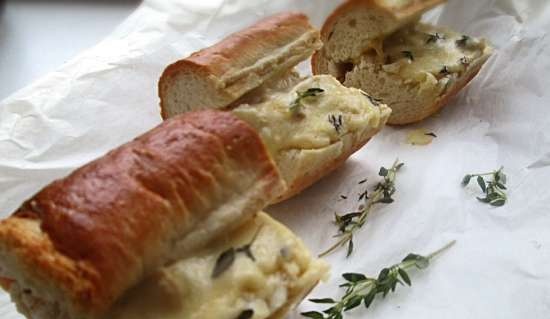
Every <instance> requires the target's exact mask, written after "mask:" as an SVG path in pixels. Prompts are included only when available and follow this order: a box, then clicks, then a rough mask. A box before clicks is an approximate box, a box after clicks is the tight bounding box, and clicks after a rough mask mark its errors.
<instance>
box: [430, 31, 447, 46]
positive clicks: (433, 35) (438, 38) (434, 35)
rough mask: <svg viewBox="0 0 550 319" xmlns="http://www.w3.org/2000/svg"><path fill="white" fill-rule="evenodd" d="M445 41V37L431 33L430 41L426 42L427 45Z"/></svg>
mask: <svg viewBox="0 0 550 319" xmlns="http://www.w3.org/2000/svg"><path fill="white" fill-rule="evenodd" d="M444 39H445V36H444V35H442V34H440V33H438V32H436V33H431V34H428V39H427V40H426V43H428V44H429V43H436V42H437V41H439V40H444Z"/></svg>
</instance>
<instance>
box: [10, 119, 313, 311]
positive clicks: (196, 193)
mask: <svg viewBox="0 0 550 319" xmlns="http://www.w3.org/2000/svg"><path fill="white" fill-rule="evenodd" d="M284 189H285V185H284V182H283V181H282V180H281V178H280V176H279V173H278V171H277V169H276V167H275V166H274V163H273V161H272V160H271V158H270V156H269V155H268V153H267V151H266V149H265V146H264V144H263V143H262V141H261V139H260V138H259V136H258V135H257V133H256V132H255V131H254V130H253V129H252V128H251V127H250V126H249V125H248V124H246V123H245V122H243V121H241V120H239V119H238V118H236V117H235V116H234V115H232V114H231V113H226V112H215V111H203V112H196V113H188V114H185V115H182V116H179V117H174V118H173V119H171V120H168V121H165V122H164V123H162V124H161V125H159V126H158V127H156V128H155V129H153V130H151V131H150V132H148V133H146V134H144V135H142V136H140V137H138V138H137V139H135V140H133V141H131V142H129V143H127V144H125V145H123V146H121V147H119V148H117V149H115V150H113V151H111V152H109V153H108V154H106V155H105V156H103V157H101V158H99V159H97V160H95V161H93V162H91V163H89V164H87V165H85V166H83V167H81V168H79V169H77V170H76V171H75V172H73V173H72V174H70V175H69V176H68V177H65V178H63V179H60V180H58V181H55V182H53V183H52V184H50V185H48V186H46V187H45V188H44V189H42V190H41V191H40V192H38V193H37V194H36V195H35V196H33V197H32V198H31V199H29V200H28V201H26V202H25V203H24V204H23V205H22V206H21V207H20V208H19V209H17V210H16V211H15V213H14V214H13V215H12V216H11V217H9V218H7V219H5V220H3V221H1V222H0V277H1V278H2V280H1V283H2V286H3V287H4V288H5V289H6V290H7V291H8V292H9V293H10V294H11V295H12V298H13V299H14V301H15V302H16V304H17V307H18V310H19V311H20V312H22V313H23V314H24V315H26V316H27V317H28V318H33V319H88V318H94V319H95V318H105V314H106V313H107V312H108V311H109V310H110V309H111V307H112V305H113V304H114V303H115V302H116V301H117V300H118V299H119V298H120V297H121V296H122V295H123V294H124V293H125V292H126V291H127V290H128V289H130V288H131V287H133V286H135V285H136V284H137V283H138V282H140V281H142V280H143V279H144V278H145V277H146V276H147V275H149V274H151V273H153V272H155V271H156V270H157V269H158V268H159V267H163V266H165V265H167V264H170V263H173V262H175V261H177V260H179V259H181V258H183V257H185V256H189V255H190V254H191V253H192V252H194V251H197V250H198V249H201V248H202V247H204V246H205V245H206V244H207V243H208V242H210V241H211V240H212V239H213V238H215V237H216V236H219V235H220V234H221V233H226V232H230V231H232V230H235V229H237V228H238V227H240V226H241V225H242V224H243V223H244V222H245V221H247V220H249V219H250V218H252V217H253V216H254V215H256V213H257V212H258V211H259V210H261V209H262V208H263V207H264V206H265V205H266V204H267V203H268V202H270V201H271V200H272V199H273V198H275V197H277V196H278V195H279V194H281V193H282V192H284ZM308 288H310V287H308Z"/></svg>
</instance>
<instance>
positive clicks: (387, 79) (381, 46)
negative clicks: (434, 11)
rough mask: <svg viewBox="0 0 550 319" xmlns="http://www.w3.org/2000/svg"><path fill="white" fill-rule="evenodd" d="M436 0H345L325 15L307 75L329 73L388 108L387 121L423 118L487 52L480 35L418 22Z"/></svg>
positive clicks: (453, 92)
mask: <svg viewBox="0 0 550 319" xmlns="http://www.w3.org/2000/svg"><path fill="white" fill-rule="evenodd" d="M441 2H443V1H431V0H404V1H398V2H396V1H376V0H352V1H348V2H346V3H344V4H343V5H341V6H340V7H339V8H337V9H336V10H335V11H334V13H332V14H331V15H330V16H329V18H328V19H327V20H326V22H325V24H324V26H323V28H322V30H321V39H322V41H323V42H324V46H323V48H322V49H321V50H319V51H318V52H317V53H315V54H314V56H313V58H312V69H313V73H314V74H331V75H333V76H334V77H336V78H337V79H338V80H339V81H341V82H342V83H343V84H344V85H345V86H348V87H356V88H360V89H362V90H364V91H366V92H369V94H371V95H372V96H373V97H375V98H377V99H380V100H381V101H383V102H384V103H386V104H387V105H388V106H389V107H390V108H391V109H392V115H391V117H390V118H389V120H388V123H389V124H396V125H399V124H409V123H414V122H418V121H420V120H423V119H425V118H427V117H429V116H430V115H432V114H433V113H435V112H437V111H438V110H439V109H440V108H442V107H443V106H444V105H445V104H446V103H447V102H448V101H449V100H450V98H452V97H453V96H454V95H456V94H457V93H458V92H459V91H460V90H461V89H462V88H463V87H464V86H465V85H466V84H468V82H469V81H470V80H472V79H473V78H474V77H475V75H476V74H477V73H478V72H479V70H480V69H481V67H482V65H483V64H484V63H485V62H486V61H487V59H488V58H489V56H490V55H491V52H492V49H491V47H490V46H489V45H488V44H487V42H486V41H485V40H483V39H475V38H473V37H470V36H467V35H463V34H459V33H457V32H454V31H451V30H449V29H446V28H442V27H437V26H432V25H429V24H424V23H421V22H419V19H420V17H421V15H422V13H424V12H425V11H427V10H428V9H431V8H432V7H434V6H435V5H437V4H439V3H441Z"/></svg>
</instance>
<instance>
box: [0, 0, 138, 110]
mask: <svg viewBox="0 0 550 319" xmlns="http://www.w3.org/2000/svg"><path fill="white" fill-rule="evenodd" d="M138 3H139V1H137V0H135V1H132V0H126V1H89V0H87V1H81V0H76V1H67V0H65V1H56V0H53V1H39V0H35V1H27V0H10V1H6V2H5V3H4V4H1V3H0V7H1V6H2V5H3V6H4V8H3V10H1V9H0V84H1V85H0V100H2V99H4V98H6V97H7V96H8V95H9V94H11V93H14V92H15V91H16V90H18V89H20V88H22V87H23V86H25V85H27V84H29V83H31V82H32V81H33V80H35V79H37V78H38V77H40V76H42V75H44V74H46V73H47V72H51V71H54V70H55V69H56V68H58V67H59V66H61V65H62V64H63V63H64V62H66V61H67V60H69V59H70V58H72V57H74V56H75V55H76V54H77V53H79V52H80V51H82V50H84V49H86V48H88V47H91V46H93V45H95V44H96V43H97V42H99V41H100V40H101V39H103V38H104V37H105V36H107V35H108V34H109V33H110V32H111V31H112V30H113V29H114V28H115V27H116V26H117V25H118V24H119V23H121V22H122V21H123V20H124V19H125V18H126V17H127V16H128V15H129V14H130V13H132V11H133V10H134V9H135V8H136V7H137V5H138Z"/></svg>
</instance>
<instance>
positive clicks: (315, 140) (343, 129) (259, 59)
mask: <svg viewBox="0 0 550 319" xmlns="http://www.w3.org/2000/svg"><path fill="white" fill-rule="evenodd" d="M320 47H321V42H320V40H319V32H318V31H317V30H316V29H315V28H314V27H312V26H311V25H310V23H309V21H308V19H307V17H306V16H305V15H303V14H300V13H282V14H278V15H275V16H273V17H269V18H267V19H265V20H263V21H260V22H258V23H257V24H255V25H253V26H251V27H249V28H246V29H244V30H241V31H239V32H237V33H234V34H232V35H230V36H228V37H227V38H225V39H224V40H222V41H221V42H220V43H218V44H216V45H214V46H212V47H210V48H206V49H203V50H201V51H199V52H197V53H194V54H192V55H191V56H189V57H187V58H185V59H182V60H180V61H177V62H175V63H173V64H172V65H170V66H168V67H167V68H166V70H165V71H164V73H163V74H162V76H161V78H160V81H159V96H160V100H161V103H160V106H161V114H162V116H163V118H165V119H166V118H169V117H171V116H174V115H175V114H180V113H182V112H187V111H189V110H191V109H194V108H196V107H199V108H219V109H224V110H227V111H230V112H233V113H234V114H235V115H237V116H238V117H239V118H241V119H243V120H245V121H246V122H248V123H249V124H250V125H252V126H253V127H254V128H256V130H257V131H258V133H259V134H260V136H261V137H262V139H263V141H264V142H265V143H266V144H267V145H268V149H269V151H270V154H271V155H272V156H273V158H274V159H275V162H276V164H277V167H278V168H279V170H280V172H281V175H282V176H283V177H284V179H285V182H286V183H287V186H288V190H287V192H286V193H285V194H282V195H281V196H279V197H278V198H277V199H276V200H275V202H277V201H281V200H284V199H286V198H289V197H291V196H293V195H296V194H298V193H299V192H301V191H302V190H303V189H305V188H307V187H308V186H310V185H311V184H313V183H314V182H316V181H317V180H319V179H320V178H322V177H323V176H325V175H326V174H328V173H329V172H331V171H332V170H334V169H336V168H337V167H339V166H340V165H341V164H342V163H343V162H344V161H345V160H346V159H347V158H348V157H349V156H351V154H353V153H354V152H355V151H357V150H358V149H360V148H361V147H362V146H363V145H365V143H367V141H368V140H369V139H370V138H371V137H372V136H374V135H375V134H376V133H377V132H378V131H380V130H381V129H382V128H383V127H384V125H385V123H386V121H387V119H388V117H389V114H390V109H389V108H388V107H387V106H386V105H384V104H382V103H379V102H378V101H377V100H375V99H373V98H372V97H371V96H370V95H369V94H367V93H365V92H362V91H360V90H357V89H350V88H347V87H345V86H343V85H342V84H340V83H339V82H338V81H336V80H335V79H334V78H333V77H332V76H329V75H322V76H314V77H309V78H304V77H301V76H300V75H298V74H297V73H296V72H295V71H294V69H293V68H294V66H295V65H296V64H297V63H298V62H301V61H303V60H305V59H307V58H308V57H309V56H310V55H311V54H312V53H313V52H315V50H317V49H319V48H320ZM237 80H238V81H237ZM236 83H237V84H236Z"/></svg>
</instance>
